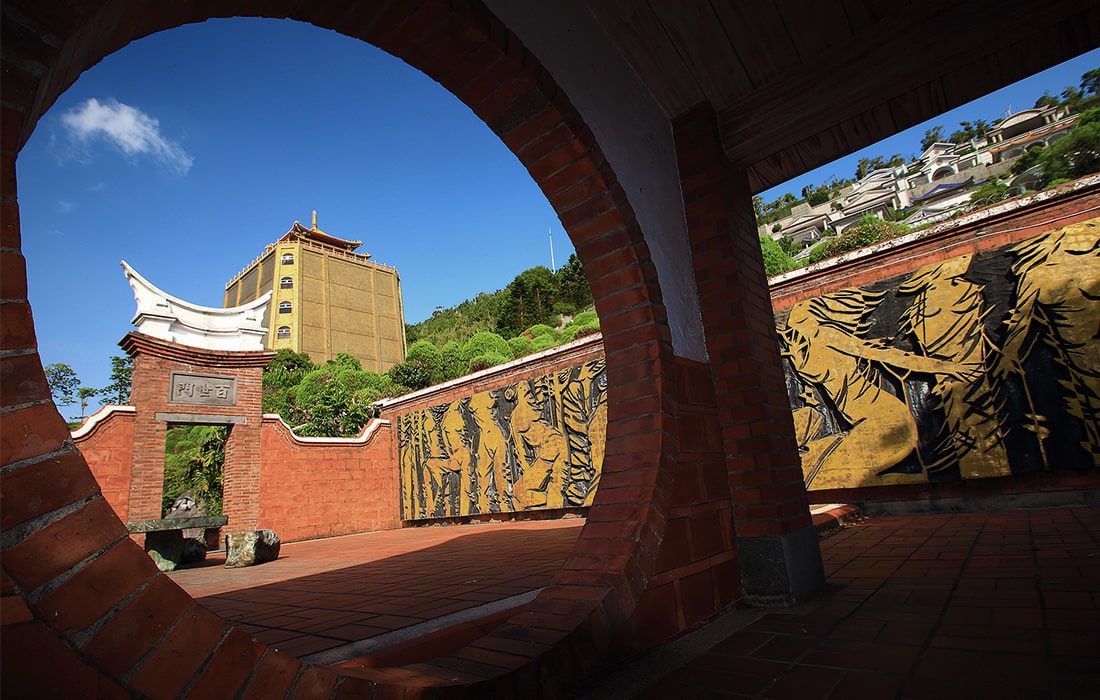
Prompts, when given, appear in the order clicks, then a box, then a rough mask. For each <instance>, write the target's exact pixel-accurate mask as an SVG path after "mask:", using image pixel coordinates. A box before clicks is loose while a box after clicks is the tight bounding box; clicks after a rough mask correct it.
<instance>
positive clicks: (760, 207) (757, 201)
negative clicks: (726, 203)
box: [752, 194, 764, 219]
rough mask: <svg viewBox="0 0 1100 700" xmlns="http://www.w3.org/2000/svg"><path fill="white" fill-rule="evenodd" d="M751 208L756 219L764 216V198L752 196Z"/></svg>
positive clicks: (756, 195)
mask: <svg viewBox="0 0 1100 700" xmlns="http://www.w3.org/2000/svg"><path fill="white" fill-rule="evenodd" d="M752 208H753V211H755V212H756V218H758V219H759V218H760V217H761V216H763V215H764V198H763V197H761V196H760V195H758V194H754V195H753V196H752Z"/></svg>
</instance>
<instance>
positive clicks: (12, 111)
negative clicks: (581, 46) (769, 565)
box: [2, 2, 735, 694]
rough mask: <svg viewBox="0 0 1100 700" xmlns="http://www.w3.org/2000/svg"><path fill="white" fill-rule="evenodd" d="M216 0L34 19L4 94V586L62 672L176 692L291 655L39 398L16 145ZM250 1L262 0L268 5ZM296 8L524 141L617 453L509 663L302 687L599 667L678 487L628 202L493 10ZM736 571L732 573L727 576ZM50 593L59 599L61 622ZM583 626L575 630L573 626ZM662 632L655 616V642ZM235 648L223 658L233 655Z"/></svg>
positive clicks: (639, 244)
mask: <svg viewBox="0 0 1100 700" xmlns="http://www.w3.org/2000/svg"><path fill="white" fill-rule="evenodd" d="M271 12H274V10H272V11H271ZM212 14H214V13H213V12H212V11H210V10H206V9H194V8H191V9H185V10H183V14H173V11H165V13H164V14H163V15H159V16H154V15H149V14H147V13H146V12H145V8H144V6H143V5H139V4H136V3H126V2H117V3H105V4H104V5H102V6H101V7H100V8H99V9H97V10H95V11H93V13H92V14H91V15H90V16H88V17H82V16H79V14H78V13H76V12H75V11H74V12H73V13H72V14H71V15H65V13H64V12H61V14H59V15H52V16H46V17H36V18H25V19H26V20H27V21H28V22H30V23H31V24H32V25H36V26H41V27H43V29H42V32H41V35H40V36H39V37H38V38H39V39H43V40H45V41H46V43H47V45H53V48H52V49H47V50H46V52H45V53H44V54H43V53H40V52H39V50H38V48H37V47H36V46H34V45H30V44H29V45H28V46H26V47H25V48H26V54H25V56H24V58H25V59H26V61H23V62H20V61H16V60H11V61H6V62H5V70H6V75H7V76H9V77H6V79H5V88H4V93H5V95H4V98H5V102H6V103H8V104H9V105H13V106H12V107H10V108H7V111H6V113H5V117H4V121H5V129H4V131H5V137H4V139H5V140H4V144H3V148H4V153H3V167H4V172H5V177H4V187H3V196H4V198H5V202H4V239H3V248H4V251H3V256H4V259H5V265H4V275H3V285H4V295H3V298H4V299H7V300H15V301H14V303H9V304H5V306H4V311H5V314H4V315H5V327H6V333H5V335H6V341H7V343H6V345H5V348H4V349H5V350H8V351H9V354H7V355H5V356H4V357H3V359H2V362H3V371H4V377H5V396H4V402H3V403H4V408H5V409H6V410H5V416H4V421H5V435H6V437H5V443H6V450H7V452H6V454H5V455H4V464H5V469H6V472H5V479H4V494H5V501H6V502H12V503H18V504H19V506H18V507H14V508H5V512H4V522H3V524H4V528H5V542H4V546H5V572H6V573H7V574H8V575H10V577H11V580H12V581H13V583H12V586H11V591H9V592H17V593H19V594H21V596H22V599H23V601H24V606H23V609H26V610H27V611H28V614H29V615H30V618H31V619H32V620H34V623H35V624H34V625H33V626H32V627H30V628H28V629H27V630H26V632H25V634H26V635H29V636H31V637H33V639H31V641H32V642H36V641H37V642H38V643H39V644H40V645H42V646H43V647H48V648H50V649H53V650H54V651H55V652H56V653H55V654H53V655H52V656H53V657H54V659H55V663H57V664H58V666H59V668H65V669H73V674H75V675H72V676H70V677H72V678H73V679H80V680H81V681H82V682H83V681H88V682H90V683H91V684H92V685H93V686H95V687H100V688H106V687H109V686H111V685H113V684H114V683H115V682H122V683H123V684H124V687H127V686H128V687H132V688H133V687H137V685H135V684H136V683H139V681H138V679H139V678H149V677H153V676H156V675H160V674H158V673H157V669H158V667H159V666H163V669H162V670H163V671H164V672H166V673H168V675H169V676H170V677H171V678H172V679H173V680H175V681H176V682H178V683H179V684H180V685H179V688H180V689H181V690H183V689H185V688H186V689H189V690H190V692H200V691H201V690H203V689H213V686H211V687H209V688H207V686H206V685H205V684H207V683H216V684H218V685H217V688H218V691H219V692H230V693H231V692H232V691H231V690H229V689H230V688H231V687H233V684H234V683H237V684H239V685H241V686H242V687H243V685H244V684H246V683H248V684H250V687H254V686H256V684H257V683H258V681H257V678H266V677H267V676H268V675H270V674H272V673H276V671H273V670H272V669H276V668H283V666H284V665H286V664H287V663H288V662H287V660H286V659H284V658H281V657H279V656H278V655H276V654H274V653H272V652H270V651H268V650H265V649H264V648H263V647H262V645H259V644H257V643H254V642H252V641H251V640H249V639H248V638H247V636H246V635H244V634H242V633H240V632H239V631H237V630H232V629H230V628H228V627H227V626H226V625H225V623H220V621H216V620H211V616H209V614H207V613H205V612H204V611H202V610H201V608H199V607H198V606H196V605H195V604H194V603H193V601H190V599H188V598H187V596H186V595H184V594H182V593H181V592H180V591H179V590H178V589H176V588H175V587H174V586H173V585H172V584H171V583H170V582H168V581H166V580H165V579H164V578H163V577H160V576H159V575H158V574H156V573H155V572H153V571H152V570H151V569H150V568H149V565H148V564H147V563H145V561H144V554H143V553H141V552H140V550H138V549H137V548H136V547H134V546H133V545H132V543H131V542H130V540H129V539H127V537H126V535H125V530H124V529H123V528H122V526H121V523H120V522H119V521H118V519H117V517H115V516H114V514H113V513H112V512H111V510H110V509H109V508H108V507H106V505H105V503H104V502H103V500H102V498H100V497H99V496H98V487H97V486H96V484H95V482H94V480H92V479H91V478H90V474H88V472H87V467H86V465H84V464H83V459H82V457H81V456H80V455H79V453H77V452H76V451H75V450H73V449H72V448H71V446H70V445H68V444H66V440H67V437H68V431H67V429H66V426H65V424H64V423H63V422H62V421H61V420H60V417H59V416H57V414H56V410H55V409H54V408H53V406H52V403H51V402H50V400H49V390H48V388H47V386H46V383H45V380H44V377H43V374H42V369H41V363H40V362H39V361H38V358H37V355H36V354H35V352H34V348H35V342H34V333H33V326H32V319H31V310H30V306H29V304H27V303H26V288H25V272H24V271H23V261H22V257H21V254H20V252H19V244H20V232H19V225H18V222H19V212H18V204H17V189H16V176H15V160H16V155H17V153H18V149H19V147H20V145H21V144H22V143H24V142H25V141H26V138H27V137H28V136H29V134H30V132H31V131H32V130H33V128H34V124H35V123H36V121H37V119H38V118H39V117H40V116H41V115H42V114H43V113H44V112H45V110H46V109H47V108H48V107H49V105H50V104H51V103H52V102H53V99H55V98H56V96H57V95H58V94H60V93H61V92H62V91H63V90H64V89H65V88H66V87H67V86H68V85H69V84H71V83H72V82H73V80H75V78H76V77H77V76H78V75H79V73H80V72H81V71H82V70H83V69H84V68H86V67H88V66H90V65H93V64H94V63H95V62H97V61H98V60H99V59H100V58H102V57H103V56H104V55H106V54H107V53H110V52H111V51H114V50H117V49H118V48H120V47H121V46H124V45H125V44H126V43H128V42H129V41H132V40H134V39H136V38H139V37H141V36H143V35H145V34H148V33H151V32H154V31H159V30H162V29H167V28H171V27H174V26H178V25H180V24H182V23H186V22H191V21H201V20H203V19H206V18H208V17H210V16H211V15H212ZM255 14H258V15H263V14H265V10H264V8H262V7H261V8H260V9H258V10H257V11H256V13H255ZM293 18H294V19H299V20H301V21H306V22H311V23H314V24H317V25H319V26H324V27H329V28H333V29H337V30H338V31H343V32H344V33H347V34H349V35H351V36H355V37H358V38H360V39H362V40H364V41H368V42H370V43H372V44H375V45H377V46H379V47H380V48H383V49H384V50H386V51H389V52H390V53H392V54H394V55H397V56H401V57H402V58H404V59H405V60H406V61H408V62H410V63H411V64H413V65H415V66H417V67H420V68H421V69H422V70H424V71H425V72H426V73H428V74H429V75H431V76H432V77H433V78H435V79H437V80H438V81H439V82H440V83H441V84H443V85H444V87H446V88H447V89H449V90H450V91H452V92H453V93H454V94H455V95H456V96H458V97H459V98H460V99H461V100H463V101H464V102H465V103H466V104H467V105H469V106H470V107H471V108H472V109H473V110H474V111H475V113H477V114H478V115H479V116H480V117H481V118H482V119H483V120H484V121H485V122H486V123H487V124H488V125H489V126H490V127H491V128H492V129H493V130H494V132H495V133H497V134H498V136H500V137H501V138H502V139H503V140H504V141H505V143H507V144H508V146H509V147H510V148H511V149H512V150H513V152H514V153H516V155H517V157H519V158H520V160H521V161H522V162H523V163H524V164H525V166H526V167H527V169H528V171H529V172H530V173H531V175H532V177H533V178H534V179H535V181H536V182H537V183H538V184H539V186H540V187H541V188H542V190H543V192H544V193H545V194H546V196H547V198H548V199H549V201H550V202H551V204H552V205H553V206H554V208H555V210H556V211H557V212H558V214H559V217H560V218H561V220H562V221H563V223H564V224H565V226H566V229H567V231H568V232H569V234H570V236H571V238H572V239H573V242H574V244H575V247H576V249H577V252H578V256H579V257H580V258H581V259H582V261H584V262H585V264H586V269H587V273H588V275H589V279H590V283H591V286H592V290H593V294H594V297H595V298H596V300H597V301H596V304H597V308H598V310H599V311H600V314H601V317H602V318H604V319H605V322H604V342H605V347H606V352H607V358H608V365H609V376H610V380H611V382H612V383H613V384H614V385H615V386H616V387H617V388H616V389H615V390H613V391H612V392H611V396H612V399H613V401H614V405H613V407H612V408H611V410H610V411H609V431H608V445H609V447H610V448H613V449H614V455H609V456H608V458H607V459H606V461H605V467H604V478H603V486H602V489H601V496H600V499H599V501H598V502H597V504H596V505H595V506H594V507H593V510H592V514H591V523H592V524H591V526H590V527H589V528H588V530H587V534H586V535H582V537H581V540H580V541H579V542H578V545H577V548H576V550H575V552H574V554H573V557H572V559H571V560H570V563H567V564H566V567H565V569H566V570H565V571H563V573H562V574H561V575H560V576H559V577H558V580H557V581H556V583H555V586H554V587H552V588H551V589H547V591H545V592H544V594H543V596H541V597H540V599H539V600H536V601H535V602H534V603H532V604H531V606H529V607H528V608H527V609H526V610H525V611H524V612H523V613H521V617H522V618H523V619H522V620H521V621H520V622H521V623H522V624H520V623H517V625H515V626H513V627H512V628H511V629H510V630H509V629H505V630H504V631H503V632H502V634H501V635H500V636H499V638H498V639H497V640H496V642H495V643H496V644H497V645H498V646H499V645H504V646H507V647H508V648H509V650H510V652H509V657H508V658H509V660H508V661H506V662H503V663H502V664H501V665H500V666H499V667H495V668H490V669H488V670H486V671H485V672H484V673H482V674H475V675H465V676H463V677H462V678H460V679H458V680H455V679H454V674H453V673H452V672H450V671H449V670H448V669H447V668H446V666H439V667H438V668H436V669H435V670H432V669H430V668H426V669H421V670H420V672H419V673H417V674H415V675H414V676H410V675H409V674H408V673H396V672H386V671H378V672H377V673H370V674H369V676H370V677H369V678H366V679H362V678H357V679H350V678H347V677H344V678H342V679H341V680H337V677H336V674H335V672H333V671H329V670H325V669H316V668H302V667H301V665H300V664H299V665H298V667H296V668H297V670H295V671H294V674H293V678H294V685H293V687H295V688H297V689H298V690H299V692H302V691H303V690H304V688H305V687H306V685H303V684H305V683H306V677H307V676H309V678H311V679H313V678H316V679H321V680H318V681H317V682H320V683H322V684H326V683H329V682H330V681H331V682H332V683H334V684H335V683H337V682H339V683H342V684H343V685H344V686H345V687H351V686H353V685H354V684H355V683H358V682H363V683H368V684H369V683H377V684H379V685H389V684H392V685H403V684H405V683H412V684H415V685H469V684H471V683H476V682H492V681H493V680H494V679H499V678H502V677H503V676H505V675H507V674H508V673H509V672H510V671H514V670H516V669H518V668H522V667H526V666H529V665H530V664H537V665H538V666H539V667H542V668H559V671H560V670H562V669H563V668H569V669H571V670H570V671H569V672H567V673H558V674H557V681H558V682H561V683H564V684H568V683H569V682H570V680H571V679H572V678H576V677H578V676H580V675H581V674H582V673H583V672H584V671H585V670H588V669H586V668H583V667H582V665H581V664H582V662H583V663H589V664H596V663H598V657H599V653H598V652H600V651H604V650H606V649H601V648H596V649H592V648H591V645H592V644H593V643H595V644H597V645H598V646H603V647H605V648H606V647H611V646H613V644H612V638H613V637H615V636H617V635H619V634H620V633H621V632H622V630H624V629H625V627H626V625H627V621H628V619H629V618H630V615H631V613H632V612H633V611H634V609H635V608H636V607H637V605H638V602H639V600H640V599H641V597H642V596H643V594H644V593H645V590H646V584H645V581H646V579H648V578H649V577H650V576H651V575H652V573H653V572H654V571H655V570H656V568H657V565H658V562H657V552H658V550H659V543H660V541H661V540H662V539H663V538H664V534H665V533H664V530H665V524H666V522H667V521H668V512H667V510H668V507H669V505H670V504H669V503H668V501H667V499H666V498H665V496H664V495H663V494H662V491H669V490H670V487H671V484H672V483H673V481H674V480H675V477H674V476H673V471H674V467H675V464H674V462H675V454H676V450H675V437H674V436H675V434H676V428H675V425H674V417H675V416H676V415H677V413H678V411H677V408H676V401H675V396H674V388H673V386H672V385H671V382H672V381H673V380H674V379H673V377H672V376H670V369H669V368H672V367H673V366H674V359H673V352H672V340H671V333H670V330H669V325H668V323H667V322H666V320H665V313H664V311H663V305H662V304H661V302H660V296H661V295H660V293H659V291H658V290H657V274H656V271H655V270H654V266H653V262H652V259H651V257H650V255H649V251H648V249H647V247H646V245H645V243H644V241H643V237H642V234H641V230H640V228H639V225H638V223H637V219H636V216H635V214H634V211H633V209H632V208H631V206H630V204H629V203H628V202H627V199H626V198H625V197H624V196H623V193H622V188H621V186H620V184H619V183H618V180H617V178H616V175H615V173H614V171H613V170H612V168H611V167H610V166H609V165H608V163H607V162H606V159H605V158H604V156H603V154H602V152H601V150H600V148H599V145H598V144H597V143H596V140H595V138H594V137H593V135H592V132H591V131H590V130H589V129H588V127H587V126H586V124H585V122H584V120H583V119H582V118H581V116H580V115H579V114H578V113H577V111H576V110H575V108H574V107H573V106H572V105H571V104H570V102H569V100H568V98H566V97H565V95H564V94H563V93H562V91H561V90H560V89H559V88H558V87H557V85H556V84H555V83H554V81H553V79H552V78H551V77H550V76H549V75H548V74H547V73H546V71H545V70H544V69H543V68H542V67H541V66H540V65H539V63H538V61H537V60H536V59H534V57H533V56H532V55H531V54H529V53H527V52H526V51H525V50H524V49H523V48H522V46H520V45H519V42H518V40H517V39H516V38H515V37H514V35H512V34H511V33H510V32H509V31H508V30H507V29H506V28H505V27H504V26H503V25H502V24H501V23H500V22H499V21H498V20H496V19H495V18H494V17H492V16H491V15H489V14H488V13H486V12H484V11H479V10H477V9H467V10H454V9H448V8H447V7H445V6H443V5H440V4H436V3H425V4H419V5H418V4H416V3H396V4H394V5H393V6H392V7H388V8H381V9H373V10H364V11H363V12H361V13H353V16H348V17H330V16H327V15H326V14H325V11H324V10H318V9H315V8H308V9H302V10H298V11H295V13H294V16H293ZM108 27H110V28H108ZM33 43H34V42H33V41H32V42H31V44H33ZM55 49H56V50H55ZM31 64H37V65H40V66H42V68H43V70H42V71H41V72H38V71H31V72H30V73H27V74H25V75H23V74H19V71H20V70H21V68H20V67H21V66H22V67H24V68H25V67H27V66H29V65H31ZM21 88H23V89H21ZM9 387H10V389H9ZM618 387H621V389H620V388H618ZM616 393H619V397H617V398H618V400H615V399H616V396H615V394H616ZM8 438H10V441H9V439H8ZM120 571H123V572H125V573H124V574H123V575H119V572H120ZM107 579H110V580H112V581H114V583H113V584H112V587H111V590H110V591H109V592H105V593H104V594H103V595H101V596H98V597H96V599H95V600H89V599H88V586H89V582H100V581H103V580H107ZM92 587H93V588H96V585H93V586H92ZM733 587H735V584H734V583H733V582H732V581H731V582H728V583H727V584H725V588H727V589H732V588H733ZM47 608H50V609H52V610H54V611H55V612H54V615H53V617H52V619H51V618H50V616H49V615H48V614H47V613H46V609H47ZM58 610H60V611H61V612H60V613H58V612H57V611H58ZM680 624H682V623H680ZM134 625H136V626H137V628H138V629H137V631H136V632H135V631H134V630H133V627H134ZM519 628H522V629H524V630H527V632H526V633H527V634H535V635H536V636H537V637H538V640H537V643H536V642H534V640H526V641H525V640H522V639H518V638H517V635H516V634H515V631H516V629H519ZM578 629H581V630H583V631H584V633H583V634H580V635H578V634H577V630H578ZM668 633H669V630H667V629H663V628H662V631H661V633H660V634H659V635H657V636H655V637H654V639H653V640H650V641H658V640H659V638H661V637H664V636H667V635H668ZM194 635H200V636H202V640H203V642H202V643H200V644H198V645H197V646H193V647H190V648H189V650H188V653H187V656H188V663H185V664H183V665H181V664H180V663H179V659H178V658H175V657H174V656H173V655H172V654H171V653H168V650H170V649H172V648H174V645H176V644H177V643H179V642H178V641H177V640H180V639H182V638H186V637H191V636H194ZM586 659H587V660H586ZM239 661H244V664H243V665H238V663H237V662H239ZM191 662H195V663H193V664H191ZM231 663H232V665H233V666H234V668H235V669H236V670H235V671H233V672H229V670H228V668H227V666H228V665H229V664H231ZM189 664H191V665H190V666H189ZM139 667H140V668H139ZM169 669H171V672H169ZM188 669H189V670H188ZM61 675H65V674H61ZM537 675H538V674H537V673H536V674H535V677H537ZM122 679H127V680H124V681H123V680H122ZM74 682H76V681H75V680H74ZM509 683H510V681H509ZM85 687H87V686H85ZM162 690H163V689H162ZM326 694H327V693H326Z"/></svg>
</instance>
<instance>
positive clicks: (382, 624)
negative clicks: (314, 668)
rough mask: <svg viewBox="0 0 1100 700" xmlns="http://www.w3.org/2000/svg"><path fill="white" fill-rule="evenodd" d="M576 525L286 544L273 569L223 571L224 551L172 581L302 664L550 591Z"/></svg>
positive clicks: (426, 531) (490, 526)
mask: <svg viewBox="0 0 1100 700" xmlns="http://www.w3.org/2000/svg"><path fill="white" fill-rule="evenodd" d="M582 524H583V521H582V520H579V519H566V520H542V521H534V522H518V523H486V524H479V525H462V526H453V527H423V528H410V529H405V530H390V531H386V532H372V533H365V534H361V535H350V536H347V537H336V538H332V539H325V540H313V541H309V542H292V543H288V544H284V545H283V546H282V548H281V551H280V553H279V558H278V559H277V560H276V561H273V562H268V563H266V564H262V565H260V566H254V567H249V568H245V569H226V568H224V567H223V564H224V563H225V556H224V553H223V554H221V555H214V556H211V557H210V558H208V560H207V561H206V562H205V563H204V564H205V565H204V566H199V567H196V568H186V569H178V570H176V571H173V572H172V573H171V574H169V575H170V576H171V577H172V578H173V579H174V580H175V581H176V583H178V584H180V586H182V587H183V588H184V589H185V590H186V591H187V592H188V593H190V594H191V596H192V597H194V598H195V599H197V600H198V601H199V602H200V603H202V604H203V605H204V606H206V607H207V608H209V609H210V610H211V611H213V612H215V613H217V614H218V615H220V616H222V617H223V618H225V619H226V620H229V621H231V622H233V623H235V624H236V625H237V626H238V627H239V628H240V629H242V630H244V631H245V632H247V633H248V634H250V635H251V636H252V637H254V638H255V639H258V640H260V641H262V642H264V643H266V644H269V645H271V646H273V647H275V648H276V649H278V650H279V651H282V652H285V653H287V654H290V655H292V656H296V657H304V656H308V655H310V654H314V653H317V652H320V651H324V650H331V649H333V648H336V647H341V646H344V645H347V644H349V643H350V642H357V641H360V640H363V639H366V638H370V637H375V636H377V635H381V634H384V633H387V632H392V631H394V630H399V629H404V628H408V627H410V626H413V625H417V624H420V623H424V622H426V621H429V620H433V619H437V618H440V617H442V616H445V615H448V614H452V613H456V612H459V611H463V610H470V609H476V608H477V607H478V606H481V605H483V604H485V603H490V602H493V601H498V600H501V599H504V598H508V597H510V596H514V595H518V594H523V593H529V592H531V591H533V590H536V589H539V588H542V587H543V586H546V585H547V584H549V583H550V579H551V578H552V577H553V575H554V572H555V571H557V570H558V569H560V568H561V565H562V563H563V562H564V561H565V558H566V557H567V556H568V555H569V552H570V551H572V549H573V544H574V543H575V542H576V540H577V535H578V534H579V533H580V528H581V526H582Z"/></svg>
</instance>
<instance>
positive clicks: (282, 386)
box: [260, 348, 316, 425]
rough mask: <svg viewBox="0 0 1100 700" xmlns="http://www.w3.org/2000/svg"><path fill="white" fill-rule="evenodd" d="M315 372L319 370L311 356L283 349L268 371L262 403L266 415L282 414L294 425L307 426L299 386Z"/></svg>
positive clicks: (265, 376)
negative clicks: (298, 400) (301, 411)
mask: <svg viewBox="0 0 1100 700" xmlns="http://www.w3.org/2000/svg"><path fill="white" fill-rule="evenodd" d="M314 369H316V366H315V365H314V364H313V360H311V359H310V357H309V355H308V354H307V353H304V352H294V351H293V350H291V349H289V348H281V349H279V350H278V351H277V352H276V353H275V357H274V358H272V360H271V362H268V363H267V366H266V367H264V374H263V390H262V395H261V399H260V401H261V405H262V408H263V411H264V413H278V414H279V415H280V416H282V418H283V420H285V421H286V422H287V423H289V424H290V425H298V424H299V423H301V422H303V417H302V415H301V413H300V412H299V411H298V408H297V397H298V385H299V384H301V382H302V378H303V377H305V376H306V374H307V373H308V372H312V371H313V370H314Z"/></svg>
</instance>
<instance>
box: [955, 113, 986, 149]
mask: <svg viewBox="0 0 1100 700" xmlns="http://www.w3.org/2000/svg"><path fill="white" fill-rule="evenodd" d="M959 126H960V127H962V128H961V129H959V130H958V131H955V132H953V133H952V134H951V136H950V137H948V140H949V141H951V143H955V144H959V143H966V142H968V141H973V140H974V139H982V138H985V134H986V132H987V131H989V122H987V121H985V120H984V119H978V120H977V121H974V122H959Z"/></svg>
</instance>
